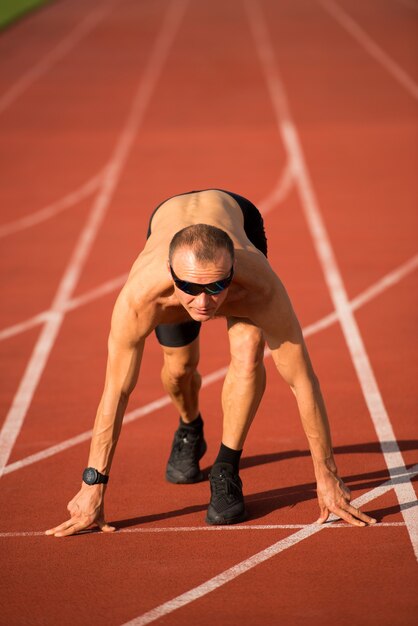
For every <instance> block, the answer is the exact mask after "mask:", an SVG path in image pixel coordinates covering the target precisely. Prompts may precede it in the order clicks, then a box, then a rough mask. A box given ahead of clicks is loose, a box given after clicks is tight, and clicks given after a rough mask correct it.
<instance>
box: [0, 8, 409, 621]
mask: <svg viewBox="0 0 418 626" xmlns="http://www.w3.org/2000/svg"><path fill="white" fill-rule="evenodd" d="M417 17H418V4H417V2H416V1H415V0H363V1H362V2H358V1H355V0H351V1H350V0H335V1H334V0H280V1H279V0H228V2H225V1H221V0H211V2H206V1H204V0H172V1H171V2H170V1H169V0H143V1H141V2H139V1H138V0H91V2H89V3H88V4H87V3H85V2H84V1H82V0H59V1H57V2H55V3H54V4H52V5H51V6H49V7H47V8H44V9H43V10H40V11H38V12H36V13H34V14H32V15H31V16H30V17H29V18H27V19H26V20H23V21H22V22H20V23H19V24H17V25H15V26H14V27H13V28H10V29H9V30H7V31H6V32H5V33H3V34H2V37H1V39H0V70H1V71H0V136H1V138H2V156H1V174H2V175H1V179H2V183H1V187H0V202H1V205H0V206H1V222H0V238H1V259H0V263H1V272H2V281H1V303H2V304H1V308H0V349H1V355H2V358H1V361H0V368H1V370H0V377H1V388H0V402H1V407H2V413H1V414H2V418H1V419H2V428H1V431H0V473H1V474H3V476H2V478H1V485H0V511H1V516H0V553H1V555H2V565H1V570H0V571H1V574H0V576H1V583H0V589H1V591H0V594H1V606H2V609H1V618H0V622H1V623H2V624H8V625H12V624H19V625H20V624H23V623H25V624H31V625H32V624H43V625H44V624H57V623H60V624H70V623H71V624H73V623H77V624H99V623H100V624H109V625H110V624H111V625H122V624H126V623H132V624H148V623H160V624H165V625H167V626H168V625H173V626H174V625H176V626H177V625H189V624H196V625H201V626H207V625H209V624H213V623H214V622H216V623H219V624H230V625H233V626H234V625H238V624H242V623H246V624H249V625H252V626H259V625H270V624H278V623H281V624H289V625H291V626H293V625H299V624H300V625H302V624H306V623H310V624H315V625H316V624H330V623H338V624H339V625H340V624H341V625H344V624H353V623H354V624H368V625H370V624H379V625H381V624H388V625H389V624H390V625H393V624H402V625H407V624H415V623H416V622H415V618H416V613H417V609H418V603H417V597H418V594H417V579H418V576H417V556H418V536H417V533H418V522H417V519H418V517H417V507H416V506H415V505H416V476H417V472H418V455H417V447H418V445H417V444H418V438H417V416H416V407H417V392H416V381H417V367H416V363H417V361H416V348H417V341H416V321H417V319H416V311H417V296H416V294H417V280H416V278H417V266H418V253H417V248H418V246H417V232H418V230H417V211H416V208H417V207H416V202H417V197H418V188H417V186H418V185H417V177H416V171H417V165H418V155H417V100H418V64H417V59H418V54H417V44H416V42H417ZM211 186H213V187H223V188H227V189H231V190H235V191H237V192H239V193H242V194H244V195H246V196H248V197H249V198H251V199H252V200H253V201H254V202H255V203H256V204H258V205H259V206H260V208H261V209H262V210H263V212H264V214H265V221H266V227H267V231H268V236H269V254H270V259H271V262H272V264H273V267H274V268H275V269H276V271H277V272H278V273H279V275H280V276H281V277H282V279H283V281H284V282H285V284H286V285H287V288H288V290H289V292H290V294H291V297H292V300H293V302H294V305H295V308H296V310H297V312H298V315H299V317H300V320H301V322H302V324H303V326H304V328H305V334H306V336H307V341H308V345H309V349H310V352H311V356H312V359H313V361H314V364H315V367H316V370H317V373H318V375H319V378H320V380H321V382H322V387H323V391H324V394H325V397H326V400H327V405H328V410H329V414H330V417H331V423H332V430H333V440H334V447H335V451H336V455H337V463H338V467H339V471H340V474H341V475H342V476H343V477H344V480H345V481H346V482H347V484H348V485H349V486H350V487H351V489H352V493H353V499H354V500H355V502H357V503H358V504H359V505H361V506H363V507H364V509H365V510H366V511H367V512H370V513H371V514H372V515H374V516H376V517H377V518H378V519H379V522H380V523H379V524H377V525H376V526H375V527H371V528H365V529H355V528H351V527H348V526H347V525H346V524H341V523H338V522H337V523H330V524H327V525H326V526H325V527H318V526H316V525H314V524H312V523H313V522H314V521H315V519H316V518H317V504H316V496H315V484H314V482H313V472H312V467H311V462H310V459H309V455H308V453H307V445H306V441H305V438H304V435H303V433H302V430H301V426H300V423H299V420H298V415H297V411H296V407H295V403H294V400H293V396H292V394H290V392H289V390H288V389H287V388H286V386H285V385H284V384H283V383H282V382H281V381H279V379H278V377H277V374H276V372H275V371H274V369H273V367H272V363H271V359H269V357H268V355H266V367H267V370H268V389H267V392H266V395H265V398H264V400H263V403H262V406H261V408H260V411H259V414H258V417H257V420H256V422H255V424H254V426H253V428H252V431H251V433H250V436H249V439H248V442H247V445H246V448H245V457H244V459H243V462H242V478H243V481H244V488H245V493H246V495H247V502H248V509H249V513H250V518H249V520H248V521H247V522H246V523H245V524H243V525H241V526H239V527H232V528H208V527H207V526H205V524H204V521H203V520H204V514H205V509H206V506H207V502H208V484H207V482H206V481H205V482H203V483H202V484H199V485H192V486H174V485H171V484H168V483H165V482H164V466H165V461H166V457H167V453H168V450H169V447H170V443H171V438H172V432H173V430H174V428H175V424H176V420H177V417H176V415H175V414H174V413H173V410H172V409H171V407H170V405H169V403H168V402H167V399H166V398H165V397H164V394H163V391H162V388H161V384H160V382H159V370H160V367H161V356H160V352H159V348H158V345H157V344H156V342H155V340H154V338H150V339H149V341H148V342H147V347H146V354H145V357H144V364H143V368H142V371H141V375H140V382H139V384H138V386H137V389H136V391H135V392H134V394H133V396H132V398H131V402H130V407H129V410H128V414H127V417H126V420H125V422H126V423H125V426H124V429H123V432H122V436H121V439H120V442H119V446H118V451H117V454H116V458H115V462H114V466H113V468H112V479H111V484H110V487H109V490H108V494H107V501H106V505H107V509H106V513H107V519H108V521H110V522H114V523H115V524H116V525H117V526H118V528H119V532H117V533H115V534H113V535H104V534H99V533H86V534H84V535H82V536H78V537H75V538H71V539H65V540H57V539H54V538H51V537H45V536H44V535H43V531H44V530H45V529H46V528H49V527H51V526H53V525H55V524H57V523H59V522H61V521H63V520H64V517H65V513H66V511H65V507H66V503H67V501H68V500H69V499H70V498H71V497H72V496H73V495H74V493H75V492H76V490H77V489H78V487H79V476H80V474H81V471H82V469H83V467H84V466H85V462H86V458H87V454H88V439H89V432H88V431H89V429H90V428H91V426H92V421H93V416H94V413H95V409H96V405H97V402H98V399H99V396H100V393H101V386H102V383H103V375H104V364H105V357H106V353H105V346H106V336H107V331H108V325H109V316H110V313H111V310H112V304H113V302H114V299H115V296H116V293H117V290H118V289H119V288H120V286H121V285H122V283H123V280H124V276H125V275H126V272H127V271H128V269H129V267H130V264H131V263H132V261H133V260H134V258H135V256H136V255H137V253H138V251H139V250H140V248H141V246H142V245H143V243H144V240H145V232H146V226H147V221H148V216H149V213H150V211H151V210H152V208H153V207H154V206H155V205H156V204H157V203H158V202H160V201H161V200H162V199H163V198H165V197H168V196H170V195H173V194H175V193H179V192H182V191H185V190H190V189H198V188H208V187H211ZM227 363H228V351H227V343H226V332H225V328H224V323H223V322H222V321H216V322H212V323H210V324H208V325H207V326H205V328H204V332H202V361H201V371H202V374H203V375H204V376H205V379H204V380H205V387H204V389H203V390H202V412H203V415H204V418H205V422H206V432H207V438H208V443H209V451H208V453H207V456H206V457H205V458H204V465H205V468H208V467H210V464H211V462H212V461H213V458H214V455H215V454H216V451H217V447H218V445H219V437H220V428H221V413H220V391H221V385H222V377H223V375H224V371H225V370H224V368H225V366H226V365H227Z"/></svg>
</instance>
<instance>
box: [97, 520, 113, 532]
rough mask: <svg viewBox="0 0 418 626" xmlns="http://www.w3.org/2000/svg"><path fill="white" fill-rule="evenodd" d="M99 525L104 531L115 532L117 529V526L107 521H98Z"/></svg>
mask: <svg viewBox="0 0 418 626" xmlns="http://www.w3.org/2000/svg"><path fill="white" fill-rule="evenodd" d="M97 525H98V527H99V528H100V530H101V531H102V532H104V533H113V532H115V530H116V528H115V526H110V525H109V524H106V522H98V523H97Z"/></svg>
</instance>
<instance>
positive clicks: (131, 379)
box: [106, 297, 146, 394]
mask: <svg viewBox="0 0 418 626" xmlns="http://www.w3.org/2000/svg"><path fill="white" fill-rule="evenodd" d="M145 337H146V333H145V331H144V329H143V328H142V327H141V323H140V321H138V316H137V314H136V311H135V310H134V309H133V308H132V307H131V306H129V303H127V302H126V301H125V299H124V298H123V297H120V298H118V300H117V302H116V304H115V308H114V310H113V314H112V322H111V328H110V333H109V338H108V359H107V368H106V388H107V389H108V390H112V391H115V392H118V393H123V394H129V393H131V391H132V389H133V388H134V386H135V384H136V381H137V378H138V374H139V369H140V365H141V359H142V354H143V350H144V344H145Z"/></svg>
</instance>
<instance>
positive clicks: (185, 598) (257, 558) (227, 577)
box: [123, 465, 418, 626]
mask: <svg viewBox="0 0 418 626" xmlns="http://www.w3.org/2000/svg"><path fill="white" fill-rule="evenodd" d="M416 474H418V465H414V467H412V468H411V469H410V470H406V474H405V476H403V477H399V478H398V479H396V478H395V479H393V481H392V480H389V481H387V482H385V483H383V484H382V485H379V486H378V487H376V488H375V489H372V490H371V491H369V492H368V493H366V494H364V495H363V496H360V498H356V500H353V502H352V504H353V506H355V507H360V506H364V504H366V503H368V502H371V501H372V500H374V499H375V498H377V497H379V496H381V495H383V494H384V493H386V492H387V491H389V490H390V489H392V488H393V486H394V485H393V483H394V482H395V481H396V480H398V481H399V480H402V479H405V477H406V480H408V479H409V478H412V476H415V475H416ZM334 519H336V518H334ZM326 528H330V526H329V525H327V524H325V525H322V526H320V525H318V524H309V525H307V526H305V527H304V528H302V529H301V530H299V531H298V532H296V533H293V534H291V535H289V536H288V537H285V538H284V539H281V540H280V541H277V542H276V543H274V544H272V545H271V546H269V547H268V548H266V549H265V550H261V552H257V554H254V555H253V556H251V557H249V558H248V559H245V561H241V563H238V564H237V565H234V566H233V567H231V568H229V569H227V570H225V571H224V572H222V573H221V574H218V575H217V576H214V577H213V578H211V579H210V580H207V581H205V582H204V583H202V584H201V585H198V586H197V587H194V588H193V589H190V590H189V591H186V593H182V594H181V595H179V596H177V597H176V598H173V599H172V600H169V601H168V602H164V603H163V604H160V605H159V606H157V607H155V608H154V609H151V611H147V612H146V613H144V614H143V615H140V616H139V617H137V618H136V619H133V620H131V621H129V622H126V623H125V624H124V625H123V626H146V624H150V623H151V622H154V621H155V620H157V619H160V618H162V617H164V616H165V615H168V614H170V613H172V612H173V611H176V610H177V609H180V608H181V607H183V606H186V605H187V604H190V603H191V602H194V601H195V600H198V599H199V598H202V597H203V596H205V595H207V594H208V593H210V592H211V591H215V590H216V589H219V587H222V586H223V585H225V584H226V583H228V582H230V581H232V580H235V579H236V578H237V577H238V576H241V574H245V573H246V572H248V571H249V570H251V569H253V567H256V566H257V565H260V563H264V562H265V561H267V560H268V559H271V558H272V557H274V556H276V555H277V554H280V552H283V551H284V550H287V548H290V547H292V546H295V545H297V544H298V543H300V542H301V541H303V540H304V539H307V538H308V537H311V536H312V535H314V534H316V533H318V532H320V531H322V530H325V529H326ZM357 530H358V531H359V530H360V529H357ZM361 532H364V530H363V529H362V530H361Z"/></svg>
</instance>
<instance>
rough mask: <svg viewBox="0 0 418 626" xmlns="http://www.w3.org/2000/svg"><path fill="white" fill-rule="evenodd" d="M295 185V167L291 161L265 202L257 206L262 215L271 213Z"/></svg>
mask: <svg viewBox="0 0 418 626" xmlns="http://www.w3.org/2000/svg"><path fill="white" fill-rule="evenodd" d="M293 183H294V176H293V167H292V163H291V161H288V162H287V163H286V165H285V167H284V170H283V173H282V175H281V176H280V178H279V180H278V181H277V184H276V186H275V188H274V189H273V191H272V192H271V193H270V194H269V195H268V196H267V197H266V198H265V199H264V200H261V201H260V202H259V203H258V204H257V206H258V209H259V211H260V213H261V214H262V215H266V213H269V212H270V211H272V210H273V209H275V208H276V206H277V205H278V204H280V203H281V202H283V200H284V199H285V198H286V197H287V195H288V193H289V191H290V189H291V187H292V185H293Z"/></svg>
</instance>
